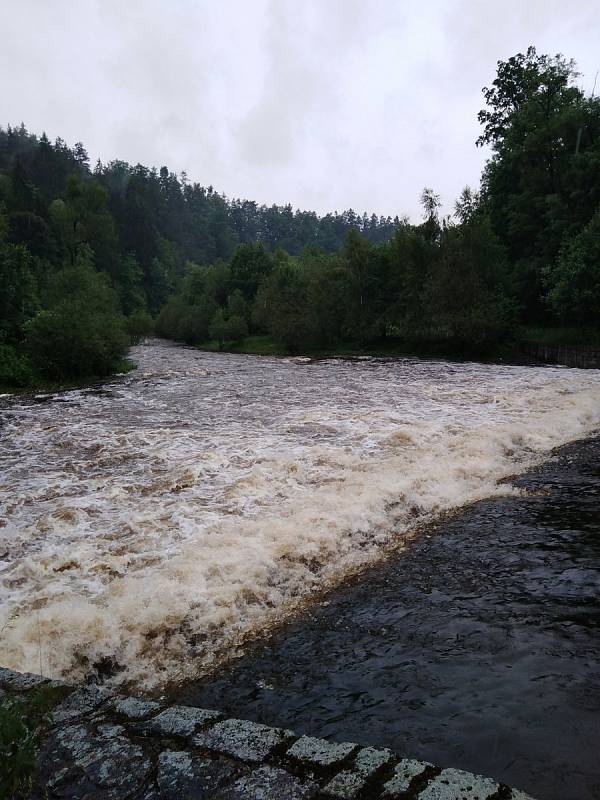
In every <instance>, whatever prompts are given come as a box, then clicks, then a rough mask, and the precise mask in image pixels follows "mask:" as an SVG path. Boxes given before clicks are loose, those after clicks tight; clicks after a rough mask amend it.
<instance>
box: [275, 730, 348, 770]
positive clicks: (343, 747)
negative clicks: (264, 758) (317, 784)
mask: <svg viewBox="0 0 600 800" xmlns="http://www.w3.org/2000/svg"><path fill="white" fill-rule="evenodd" d="M357 748H358V745H357V744H352V743H351V742H328V741H327V740H326V739H315V738H314V737H312V736H302V737H300V739H298V741H297V742H295V743H294V744H293V745H292V746H291V747H290V749H289V750H288V751H287V755H288V756H289V757H290V758H294V759H296V760H297V761H300V762H301V763H302V764H304V765H307V766H310V767H316V768H318V769H323V768H326V767H333V766H336V765H337V764H339V763H340V762H342V761H344V759H346V758H348V756H349V755H350V754H351V753H353V752H354V751H355V750H356V749H357Z"/></svg>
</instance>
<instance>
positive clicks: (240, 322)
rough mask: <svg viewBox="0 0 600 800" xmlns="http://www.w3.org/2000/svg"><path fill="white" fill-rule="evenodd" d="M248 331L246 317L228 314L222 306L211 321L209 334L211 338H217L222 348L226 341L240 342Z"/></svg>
mask: <svg viewBox="0 0 600 800" xmlns="http://www.w3.org/2000/svg"><path fill="white" fill-rule="evenodd" d="M247 333H248V325H247V324H246V320H245V319H244V317H241V316H239V315H235V314H233V315H230V316H226V314H225V312H224V311H223V309H222V308H219V309H217V311H216V312H215V315H214V317H213V318H212V321H211V323H210V328H209V334H210V337H211V339H216V340H217V342H218V343H219V349H220V350H222V349H223V347H224V346H225V342H239V340H240V339H242V338H243V337H244V336H246V334H247Z"/></svg>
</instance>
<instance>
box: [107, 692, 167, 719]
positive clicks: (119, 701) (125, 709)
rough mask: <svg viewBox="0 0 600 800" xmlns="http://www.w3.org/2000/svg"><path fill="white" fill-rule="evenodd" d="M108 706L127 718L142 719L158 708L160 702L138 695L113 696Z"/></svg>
mask: <svg viewBox="0 0 600 800" xmlns="http://www.w3.org/2000/svg"><path fill="white" fill-rule="evenodd" d="M110 707H111V708H112V709H113V710H114V711H116V712H117V714H123V716H124V717H129V719H135V720H138V719H143V718H144V717H147V716H149V715H150V714H152V713H155V712H156V711H158V710H159V709H160V703H156V702H155V701H154V700H142V699H140V698H139V697H115V699H114V700H113V701H112V702H111V703H110Z"/></svg>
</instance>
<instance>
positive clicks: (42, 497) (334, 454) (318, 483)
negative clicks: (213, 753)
mask: <svg viewBox="0 0 600 800" xmlns="http://www.w3.org/2000/svg"><path fill="white" fill-rule="evenodd" d="M132 358H133V359H134V360H135V361H136V363H137V364H138V367H137V369H136V370H135V371H133V372H131V373H129V374H127V375H124V376H119V377H117V378H115V379H113V380H112V381H110V382H109V383H105V384H103V385H102V386H96V387H91V388H87V389H77V390H72V391H67V392H61V393H58V394H53V395H42V396H36V397H34V398H18V397H13V398H3V400H2V403H3V407H2V410H1V420H0V421H1V423H2V424H1V426H0V436H1V439H0V664H3V665H6V666H9V667H12V668H15V669H20V670H31V671H34V672H42V673H44V674H46V675H50V676H52V677H57V678H58V677H60V678H66V679H70V680H81V679H83V678H84V677H86V676H88V675H89V674H91V673H94V672H95V671H100V672H101V673H106V672H107V671H108V672H109V673H110V676H111V681H112V682H113V683H117V684H119V683H123V684H124V683H128V684H131V683H134V684H135V685H136V686H137V687H139V688H145V689H157V688H160V687H161V686H163V685H164V684H166V683H167V682H171V681H178V680H182V679H186V678H191V677H196V676H198V675H199V674H202V673H204V672H206V671H208V670H210V669H211V668H212V667H214V666H215V665H216V664H218V663H220V662H221V661H222V660H223V659H226V658H229V657H231V656H233V655H234V654H235V653H236V652H237V651H238V650H239V648H240V646H241V644H242V643H243V641H244V638H245V637H247V636H248V635H249V634H256V633H258V634H260V632H261V631H262V630H264V629H265V628H267V627H268V626H270V625H272V624H273V623H275V622H277V621H278V620H280V619H282V618H283V617H285V616H286V615H289V614H290V613H291V612H292V611H293V610H294V609H298V608H299V607H300V605H301V604H302V603H306V602H307V601H308V600H309V599H310V596H311V595H313V596H314V595H316V594H317V593H318V592H319V591H321V590H322V589H323V588H325V587H328V586H330V585H332V584H333V583H336V582H339V581H340V580H341V579H342V578H343V577H344V576H345V575H347V574H349V573H351V572H352V571H355V570H357V569H359V568H361V567H363V566H365V565H366V564H369V563H373V562H374V561H376V560H377V559H379V558H381V557H382V555H383V554H384V553H385V552H386V551H387V550H388V549H389V548H390V547H395V548H397V547H406V546H410V535H409V534H410V531H411V530H413V529H415V527H416V526H418V525H419V524H421V523H423V522H426V521H429V520H431V519H433V518H434V517H436V516H437V515H440V514H442V513H443V512H447V511H451V510H453V509H457V508H460V507H461V506H464V505H466V504H469V503H472V502H473V501H475V500H478V499H480V498H483V497H491V496H495V495H500V494H510V493H511V492H516V491H517V490H516V489H514V488H513V487H512V486H511V485H510V483H509V482H503V481H502V479H504V478H506V477H507V476H510V475H514V474H515V473H518V472H523V471H524V470H526V469H527V468H529V467H530V466H533V465H534V464H537V463H540V462H541V461H542V460H543V459H544V455H545V454H546V453H547V452H548V451H549V450H550V449H551V448H553V447H555V446H557V445H560V444H563V443H565V442H568V441H571V440H573V439H576V438H579V437H582V436H585V435H586V434H588V433H590V432H592V431H593V430H595V429H596V428H597V427H598V426H599V424H600V381H599V379H598V372H596V371H592V370H588V371H583V370H574V369H566V368H559V367H557V368H549V367H544V368H537V367H536V368H534V367H515V366H498V365H484V364H477V363H449V362H444V361H420V360H417V359H395V360H382V359H371V358H364V359H356V360H339V359H329V360H325V361H318V362H308V361H307V360H306V359H293V358H289V359H277V358H265V357H254V356H246V355H231V354H219V353H206V352H200V351H198V350H194V349H191V348H184V347H179V346H176V345H172V344H169V343H165V342H160V341H156V340H155V341H151V342H149V343H148V344H145V345H142V346H139V347H136V348H133V351H132ZM457 566H460V565H457Z"/></svg>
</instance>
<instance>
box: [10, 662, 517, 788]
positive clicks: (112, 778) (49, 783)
mask: <svg viewBox="0 0 600 800" xmlns="http://www.w3.org/2000/svg"><path fill="white" fill-rule="evenodd" d="M44 686H48V687H56V686H62V684H57V683H56V682H51V681H49V680H48V679H46V678H43V677H41V676H38V675H31V674H23V673H17V672H13V671H11V670H8V669H3V668H0V699H2V700H4V701H6V700H7V698H10V697H11V696H12V697H16V696H22V695H24V694H27V693H28V692H31V691H36V690H39V689H40V687H44ZM61 694H62V697H61V699H60V700H59V701H58V703H57V705H56V706H55V707H54V709H53V711H52V712H51V715H50V717H49V720H48V723H47V725H46V726H45V727H44V729H43V732H42V734H41V737H40V749H39V752H38V756H37V765H36V768H35V772H34V776H33V787H32V792H31V795H30V797H31V798H32V800H42V798H44V799H45V800H52V799H54V798H56V799H58V798H73V799H75V798H77V800H102V799H103V798H107V800H202V799H203V798H206V800H326V799H327V800H376V799H379V798H381V800H384V798H385V800H532V799H531V798H530V797H528V796H527V795H525V794H524V793H523V792H520V791H518V790H516V789H510V788H509V787H508V786H504V785H502V784H499V783H497V782H496V781H494V780H491V779H489V778H483V777H480V776H477V775H472V774H471V773H468V772H464V771H462V770H458V769H440V768H439V767H436V766H434V765H433V764H429V763H428V762H426V761H418V760H416V759H412V758H408V757H402V756H400V755H397V754H395V753H393V752H391V751H390V750H386V749H376V748H373V747H363V746H360V745H357V744H353V743H351V742H329V741H326V740H325V739H316V738H313V737H311V736H299V735H297V734H295V733H294V732H293V731H289V730H284V729H282V728H272V727H269V726H267V725H261V724H258V723H256V722H250V721H248V720H241V719H228V718H226V717H225V716H224V715H223V714H221V713H219V712H218V711H213V710H209V709H203V708H192V707H190V706H169V705H163V704H161V703H159V702H155V701H152V700H148V699H145V698H136V697H125V696H122V695H117V694H114V693H112V692H110V691H108V690H107V689H105V688H103V687H99V686H94V685H91V686H81V687H66V686H65V687H64V692H61Z"/></svg>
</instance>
